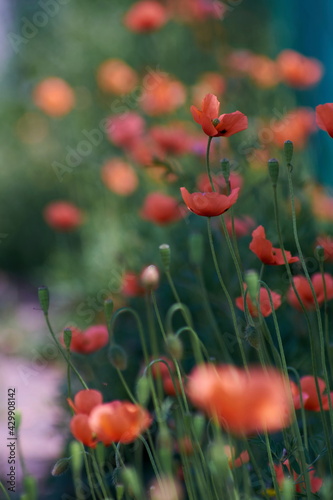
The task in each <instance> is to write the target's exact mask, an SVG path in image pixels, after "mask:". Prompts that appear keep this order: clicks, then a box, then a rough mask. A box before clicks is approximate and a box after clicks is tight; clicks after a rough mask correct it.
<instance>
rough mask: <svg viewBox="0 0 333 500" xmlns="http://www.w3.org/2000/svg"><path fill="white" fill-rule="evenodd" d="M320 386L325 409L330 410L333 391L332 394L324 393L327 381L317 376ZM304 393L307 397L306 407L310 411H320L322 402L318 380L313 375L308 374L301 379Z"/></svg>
mask: <svg viewBox="0 0 333 500" xmlns="http://www.w3.org/2000/svg"><path fill="white" fill-rule="evenodd" d="M317 380H318V387H319V392H320V396H321V397H320V399H321V402H322V406H323V410H329V409H330V407H329V397H330V398H331V400H332V396H333V392H331V394H330V395H329V394H324V392H325V390H326V384H325V381H324V380H323V379H321V378H319V377H318V378H317ZM300 384H301V390H302V394H306V395H307V397H306V398H305V399H304V400H303V404H304V408H305V409H306V410H310V411H320V403H319V398H318V394H317V388H316V380H315V377H313V376H312V375H306V376H305V377H301V379H300Z"/></svg>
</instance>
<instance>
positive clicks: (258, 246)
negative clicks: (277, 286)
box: [250, 226, 299, 266]
mask: <svg viewBox="0 0 333 500" xmlns="http://www.w3.org/2000/svg"><path fill="white" fill-rule="evenodd" d="M250 250H251V251H252V252H253V253H255V254H256V256H257V257H258V258H259V259H260V260H261V262H263V263H264V264H270V265H271V266H282V265H283V264H284V260H283V253H282V250H281V249H280V248H274V247H273V245H272V243H271V242H270V241H269V240H267V239H266V233H265V229H264V228H263V226H258V227H257V229H255V230H254V231H253V232H252V241H251V243H250ZM285 256H286V259H287V261H288V262H289V264H292V263H293V262H298V261H299V258H298V257H292V256H291V253H290V252H288V251H287V250H285Z"/></svg>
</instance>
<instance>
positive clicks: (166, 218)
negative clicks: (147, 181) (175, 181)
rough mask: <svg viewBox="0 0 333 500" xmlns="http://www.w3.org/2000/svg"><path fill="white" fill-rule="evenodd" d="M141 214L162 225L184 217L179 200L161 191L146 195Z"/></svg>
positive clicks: (144, 217)
mask: <svg viewBox="0 0 333 500" xmlns="http://www.w3.org/2000/svg"><path fill="white" fill-rule="evenodd" d="M140 215H141V217H142V218H143V219H146V220H149V221H151V222H154V223H155V224H158V225H160V226H164V225H167V224H172V223H173V222H176V221H178V220H179V219H182V218H183V217H184V213H183V211H182V210H181V207H180V206H179V203H178V200H176V198H173V197H172V196H169V195H167V194H164V193H159V192H154V193H150V194H149V195H148V196H147V197H146V199H145V201H144V204H143V207H142V210H141V212H140Z"/></svg>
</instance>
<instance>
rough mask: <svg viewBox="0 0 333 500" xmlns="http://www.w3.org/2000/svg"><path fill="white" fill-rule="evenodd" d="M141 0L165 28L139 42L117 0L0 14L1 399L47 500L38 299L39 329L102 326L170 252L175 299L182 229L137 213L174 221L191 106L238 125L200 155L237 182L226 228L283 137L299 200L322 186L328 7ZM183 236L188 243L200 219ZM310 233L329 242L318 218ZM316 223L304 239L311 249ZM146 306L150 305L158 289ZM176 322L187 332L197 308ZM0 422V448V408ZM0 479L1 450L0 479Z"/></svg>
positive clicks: (54, 380) (47, 416) (2, 462)
mask: <svg viewBox="0 0 333 500" xmlns="http://www.w3.org/2000/svg"><path fill="white" fill-rule="evenodd" d="M157 3H158V4H160V5H161V6H162V7H163V8H164V9H165V12H166V13H167V14H166V16H165V18H163V19H162V20H161V25H160V26H155V28H154V29H150V28H149V26H148V29H147V28H146V27H143V28H142V26H141V29H138V28H137V27H136V26H135V21H134V23H132V24H131V21H128V20H127V21H125V19H127V18H125V15H126V13H128V11H129V9H130V8H131V7H132V6H133V4H134V2H132V1H128V0H124V1H122V2H119V1H116V0H97V1H94V2H91V1H89V0H80V1H78V0H38V1H35V0H28V1H23V0H21V1H18V0H15V1H9V0H8V1H5V0H1V3H0V74H1V93H0V102H1V105H0V114H1V128H0V136H1V149H0V158H1V168H0V309H1V317H2V320H1V326H0V348H1V353H2V354H1V361H0V367H1V369H0V384H1V400H2V399H3V400H4V401H5V400H6V394H7V389H8V388H9V387H11V386H14V387H16V388H17V394H18V395H17V405H18V408H19V409H20V410H22V412H23V416H24V418H23V423H22V446H23V450H24V454H25V456H26V461H27V463H28V464H29V467H30V468H31V472H32V473H33V474H36V475H37V476H38V477H40V479H41V484H42V491H44V493H43V494H44V497H45V498H59V496H57V487H58V486H56V481H55V480H54V479H51V482H50V479H49V478H48V476H49V471H50V468H51V465H52V461H53V462H54V461H55V460H57V458H59V456H61V454H62V452H63V448H64V446H65V443H66V440H67V438H68V431H66V432H67V434H66V432H65V431H64V427H66V426H67V422H68V416H67V413H66V412H65V409H63V410H62V409H60V406H59V393H60V391H61V385H62V380H63V379H64V375H65V372H64V368H63V366H62V364H61V363H60V360H59V359H58V355H57V353H56V352H55V350H54V347H53V345H52V343H51V340H50V338H49V337H48V334H47V329H46V327H45V324H44V320H43V315H42V312H41V311H40V308H39V304H38V301H37V287H38V286H40V285H47V286H48V287H49V289H50V294H51V308H50V315H51V317H52V321H53V323H54V329H55V331H56V332H60V331H61V330H62V329H63V328H64V327H65V326H66V325H77V326H78V327H79V328H81V329H85V328H88V327H89V326H90V325H92V324H98V323H102V322H103V321H104V316H103V301H104V300H105V299H106V298H109V297H112V298H113V299H114V301H115V304H116V307H120V306H121V305H124V304H126V303H128V302H129V301H130V300H132V301H134V303H135V302H136V301H139V300H140V299H139V298H137V297H136V295H140V293H136V292H137V291H138V290H137V289H135V286H138V285H137V283H136V282H135V283H134V281H135V279H134V278H133V276H134V277H135V276H137V275H139V274H140V272H141V270H142V268H143V267H144V266H146V265H149V264H157V265H159V255H158V251H157V248H158V245H160V244H162V243H169V244H170V245H171V246H172V252H173V259H174V262H175V268H176V269H177V271H176V273H175V274H176V278H177V279H176V281H178V284H179V286H180V291H181V293H182V298H183V300H186V297H187V295H188V294H189V293H190V291H191V288H192V286H193V282H192V277H191V274H190V273H189V271H188V270H187V269H186V268H183V264H182V263H183V262H186V261H187V257H186V256H187V247H188V244H187V241H185V238H184V232H185V231H187V230H188V220H187V217H183V215H184V214H183V213H182V214H181V215H179V214H178V213H177V215H176V216H175V217H174V219H173V220H172V217H171V218H170V220H163V214H162V215H161V214H159V213H157V214H156V210H155V208H154V206H155V205H154V202H151V204H152V206H153V208H152V207H151V205H150V206H147V204H146V203H147V196H148V195H149V194H151V193H155V192H158V193H162V194H163V195H167V196H171V197H173V198H174V200H176V201H175V203H176V205H175V207H178V204H179V203H180V202H181V197H180V194H179V187H180V186H182V185H184V184H185V183H187V184H186V185H188V186H189V187H190V188H192V187H193V188H194V186H195V183H196V178H197V176H198V175H199V173H200V172H203V171H204V170H203V168H204V155H205V147H206V137H205V136H204V134H203V133H202V132H201V128H200V127H199V126H198V125H196V124H195V123H194V122H193V120H192V116H191V114H190V111H189V108H190V106H191V105H192V104H194V105H196V106H198V107H199V108H200V106H201V101H202V98H203V96H204V95H205V94H207V93H209V92H211V93H213V94H215V95H217V96H218V98H219V100H220V101H221V113H222V112H232V111H235V110H236V109H238V110H240V111H242V112H243V113H245V114H246V115H247V116H248V117H249V124H250V125H249V129H248V130H247V131H246V132H244V133H243V134H242V135H241V136H240V137H235V138H231V139H230V141H229V140H225V141H219V142H218V144H217V143H216V144H214V148H213V161H215V163H216V164H217V165H218V163H219V159H220V158H223V157H225V156H227V157H228V156H231V157H232V162H233V169H234V172H235V174H236V175H241V176H242V179H243V180H245V181H244V182H245V183H246V182H247V183H248V185H249V186H250V188H249V190H248V194H247V198H246V201H245V207H246V208H245V211H244V212H243V213H242V214H240V215H243V216H244V215H248V214H251V215H252V216H254V217H256V214H260V210H261V208H260V207H261V204H264V202H265V199H268V198H269V197H270V194H269V193H267V194H265V190H266V188H267V184H265V182H266V181H265V175H266V162H267V160H268V158H270V157H272V156H278V155H280V156H281V147H282V145H283V142H284V141H285V140H287V139H289V138H290V139H292V140H293V141H294V144H295V149H296V151H297V155H298V156H297V158H298V160H297V161H298V165H299V166H301V167H302V173H301V175H300V177H301V178H300V183H303V185H304V183H305V184H306V183H308V184H309V193H311V197H310V195H309V199H310V198H311V200H314V201H313V203H315V201H316V200H317V199H318V196H319V194H320V196H323V186H325V188H326V192H327V193H328V195H329V192H330V187H331V186H332V183H333V168H332V166H331V162H332V160H333V147H332V141H331V140H330V138H329V137H328V135H326V134H324V132H318V130H317V128H316V126H315V122H314V108H315V106H316V105H318V104H322V103H325V102H330V101H332V78H333V66H332V63H331V54H332V44H333V41H332V37H331V33H332V23H333V6H332V4H331V2H330V1H329V0H323V1H322V2H320V4H318V6H317V7H316V8H315V9H314V6H313V2H310V1H309V0H303V1H298V0H295V1H293V2H288V1H287V0H285V1H284V2H282V1H281V0H274V1H271V2H267V1H265V0H251V1H246V0H243V1H242V0H236V1H235V0H225V1H224V2H220V1H217V0H180V1H176V0H174V1H173V0H164V1H163V0H161V1H160V2H157ZM157 17H158V16H157ZM162 17H163V16H162ZM155 21H156V18H155ZM157 24H158V21H157ZM143 26H144V25H143ZM139 28H140V27H139ZM289 51H296V53H298V55H299V56H300V55H303V56H306V58H309V59H306V60H305V61H303V60H297V56H296V60H295V55H294V53H290V52H289ZM293 57H294V59H293ZM288 58H289V59H288ZM307 64H308V66H307ZM311 64H312V66H311ZM303 66H304V67H303ZM302 68H303V69H302ZM304 68H305V69H304ZM124 113H127V115H126V118H124V117H123V116H124ZM117 120H118V121H117ZM170 132H172V133H170ZM238 181H239V179H238ZM316 196H317V198H316ZM301 201H304V200H301ZM59 203H60V204H59ZM167 203H170V200H169V202H167ZM306 203H309V202H308V201H306ZM318 203H319V202H318ZM68 204H69V205H68ZM319 204H320V203H319ZM327 206H329V207H331V205H329V204H328V205H327ZM168 207H169V205H168ZM308 208H309V207H308ZM163 210H164V209H163V207H162V208H161V212H163ZM168 210H169V208H168ZM174 210H176V208H174ZM177 210H178V208H177ZM182 210H183V209H182ZM319 212H320V209H319ZM308 213H309V212H307V209H306V207H305V209H304V210H303V212H302V213H301V215H300V216H301V217H303V218H304V220H306V217H307V216H308ZM178 219H179V220H178ZM193 224H194V225H195V227H196V229H197V230H198V231H200V229H201V224H202V221H197V220H195V221H193ZM317 224H318V227H320V228H321V229H323V230H325V231H326V232H329V230H330V226H331V221H330V220H327V218H325V217H321V218H320V217H319V220H318V221H317ZM318 227H317V226H316V227H314V226H313V225H311V224H309V226H308V227H307V230H308V231H310V233H311V234H313V235H314V236H315V235H316V233H318V232H319V229H318ZM177 266H178V267H177ZM128 273H132V274H130V277H128ZM126 280H127V281H126ZM129 283H130V285H132V288H131V286H129V285H128V284H129ZM133 283H134V285H133ZM126 286H127V288H126ZM128 286H129V288H128ZM133 286H134V290H133ZM214 286H215V285H214ZM160 293H161V296H163V300H164V303H165V304H166V306H165V307H166V308H167V304H168V300H169V298H170V297H169V296H168V294H170V292H169V291H168V290H167V288H166V287H165V288H163V286H162V291H161V292H160ZM133 296H134V298H131V297H133ZM217 307H218V305H216V308H217ZM193 309H194V310H195V311H197V319H198V324H199V330H200V328H201V329H202V331H203V332H204V328H205V326H204V324H201V323H200V300H199V299H198V304H195V303H193ZM202 323H203V322H202ZM129 326H131V325H129ZM129 342H130V341H129ZM129 345H130V344H129ZM133 350H134V351H135V342H134V346H133ZM94 359H95V358H94ZM95 362H98V358H96V359H95ZM137 369H138V366H135V367H134V368H133V370H134V371H135V370H137ZM46 401H47V404H45V402H46ZM45 406H47V407H48V409H49V411H48V412H44V410H43V408H45ZM0 417H1V419H2V423H3V427H2V428H3V430H2V436H5V435H6V427H5V425H6V407H5V405H4V406H3V407H1V415H0ZM64 422H65V425H64ZM0 437H1V436H0ZM0 441H1V442H3V440H2V439H0ZM5 470H6V449H5V447H4V446H1V447H0V473H1V474H0V475H1V477H3V473H4V471H5ZM45 478H47V479H45ZM65 481H66V480H65ZM57 484H59V483H57ZM59 491H62V490H61V488H60V490H59ZM44 497H42V496H41V498H44Z"/></svg>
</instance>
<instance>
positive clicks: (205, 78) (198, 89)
mask: <svg viewBox="0 0 333 500" xmlns="http://www.w3.org/2000/svg"><path fill="white" fill-rule="evenodd" d="M225 90H226V81H225V79H224V78H223V76H221V75H220V74H219V73H213V72H208V73H203V74H202V75H201V76H200V79H199V81H198V82H197V83H196V84H195V86H194V87H193V97H192V98H193V102H194V104H195V105H196V104H197V105H198V106H200V105H201V103H202V101H203V99H204V98H205V96H206V95H207V94H215V95H216V94H218V95H222V94H223V93H224V92H225Z"/></svg>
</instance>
